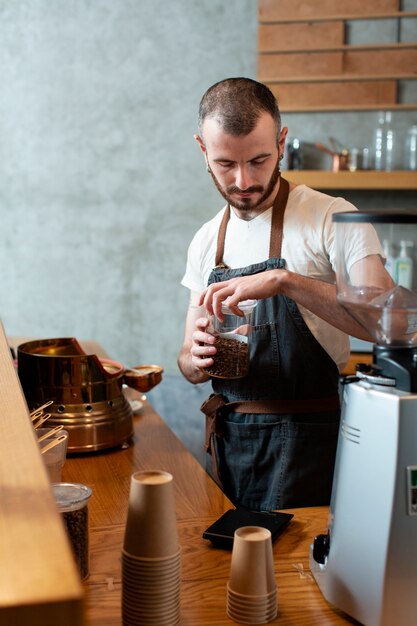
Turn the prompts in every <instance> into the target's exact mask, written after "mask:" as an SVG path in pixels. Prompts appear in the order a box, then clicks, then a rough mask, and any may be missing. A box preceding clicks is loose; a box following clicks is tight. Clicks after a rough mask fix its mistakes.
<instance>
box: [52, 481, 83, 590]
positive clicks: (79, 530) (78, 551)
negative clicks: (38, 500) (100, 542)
mask: <svg viewBox="0 0 417 626" xmlns="http://www.w3.org/2000/svg"><path fill="white" fill-rule="evenodd" d="M52 491H53V494H54V498H55V502H56V505H57V508H58V511H59V512H60V513H61V515H62V517H63V520H64V524H65V528H66V531H67V534H68V538H69V541H70V544H71V547H72V551H73V554H74V557H75V561H76V563H77V566H78V570H79V572H80V576H81V580H85V579H86V578H88V575H89V549H88V545H89V538H88V501H89V499H90V498H91V496H92V493H93V492H92V490H91V489H90V487H87V486H86V485H82V484H80V483H54V484H53V485H52Z"/></svg>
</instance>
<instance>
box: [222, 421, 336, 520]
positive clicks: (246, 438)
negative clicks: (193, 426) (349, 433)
mask: <svg viewBox="0 0 417 626" xmlns="http://www.w3.org/2000/svg"><path fill="white" fill-rule="evenodd" d="M245 417H246V418H247V419H248V418H249V419H251V420H253V419H254V418H255V419H259V415H257V416H251V415H245ZM297 417H299V416H297ZM262 418H263V419H265V418H266V419H267V420H269V421H268V422H267V423H265V422H263V423H250V424H248V423H245V424H242V423H236V422H228V421H225V422H224V423H223V434H222V436H221V437H217V436H216V437H215V449H216V455H217V460H218V465H219V473H220V477H221V480H222V484H223V488H224V491H225V493H226V495H227V496H228V497H229V498H230V499H231V500H232V502H233V503H234V505H235V506H244V507H246V508H249V509H253V510H274V509H282V508H291V507H302V506H319V505H324V504H328V503H329V501H330V495H331V488H332V479H333V469H334V461H335V454H336V445H337V437H338V430H339V423H338V422H332V423H307V424H305V423H302V422H291V421H276V418H277V416H276V415H275V416H271V415H268V416H264V415H263V416H262ZM272 420H275V421H272Z"/></svg>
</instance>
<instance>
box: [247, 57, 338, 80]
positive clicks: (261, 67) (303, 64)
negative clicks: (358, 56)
mask: <svg viewBox="0 0 417 626" xmlns="http://www.w3.org/2000/svg"><path fill="white" fill-rule="evenodd" d="M342 72H343V52H325V53H322V52H320V53H309V52H300V53H294V54H264V55H259V56H258V77H259V80H261V81H270V80H279V79H280V78H292V77H297V76H303V77H306V76H312V75H313V76H314V75H315V76H327V75H331V76H334V75H338V74H341V73H342Z"/></svg>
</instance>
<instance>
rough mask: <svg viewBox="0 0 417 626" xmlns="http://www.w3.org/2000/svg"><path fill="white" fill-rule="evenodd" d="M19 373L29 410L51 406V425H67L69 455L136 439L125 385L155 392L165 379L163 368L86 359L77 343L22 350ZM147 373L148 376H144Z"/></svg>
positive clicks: (45, 343)
mask: <svg viewBox="0 0 417 626" xmlns="http://www.w3.org/2000/svg"><path fill="white" fill-rule="evenodd" d="M17 358H18V374H19V378H20V382H21V385H22V388H23V392H24V394H25V397H26V401H27V404H28V407H29V410H34V409H36V408H37V407H39V406H41V405H42V404H44V403H45V402H48V401H50V400H52V401H53V404H51V405H50V406H49V407H48V412H49V413H51V417H50V418H49V420H48V426H55V425H58V424H63V426H64V428H65V430H67V431H68V452H89V451H95V450H103V449H105V448H113V447H116V446H119V445H121V444H123V443H125V442H126V441H127V440H128V439H129V438H130V437H131V436H132V434H133V422H132V417H133V414H132V409H131V406H130V404H129V402H128V400H127V399H126V398H125V396H124V394H123V391H122V387H123V385H124V384H126V385H128V386H129V387H133V388H134V389H137V390H140V391H149V390H150V389H152V387H154V386H155V385H156V384H158V382H160V380H161V378H162V371H163V370H162V368H160V367H158V366H139V367H137V368H133V369H132V370H129V369H125V368H124V366H123V365H122V364H121V363H119V362H117V361H111V360H109V359H100V358H99V357H98V356H97V355H95V354H86V353H85V352H84V350H83V349H82V347H81V346H80V344H79V343H78V341H77V340H76V339H75V338H58V339H39V340H35V341H29V342H26V343H23V344H21V345H20V346H18V348H17ZM142 368H146V369H144V373H143V374H141V370H142Z"/></svg>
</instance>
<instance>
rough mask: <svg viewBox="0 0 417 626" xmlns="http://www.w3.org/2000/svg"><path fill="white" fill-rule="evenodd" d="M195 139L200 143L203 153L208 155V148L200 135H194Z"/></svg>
mask: <svg viewBox="0 0 417 626" xmlns="http://www.w3.org/2000/svg"><path fill="white" fill-rule="evenodd" d="M194 139H195V140H196V141H197V142H198V145H199V146H200V150H201V152H202V153H203V154H204V155H206V152H207V150H206V146H205V145H204V141H203V140H202V139H201V137H200V135H194Z"/></svg>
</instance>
